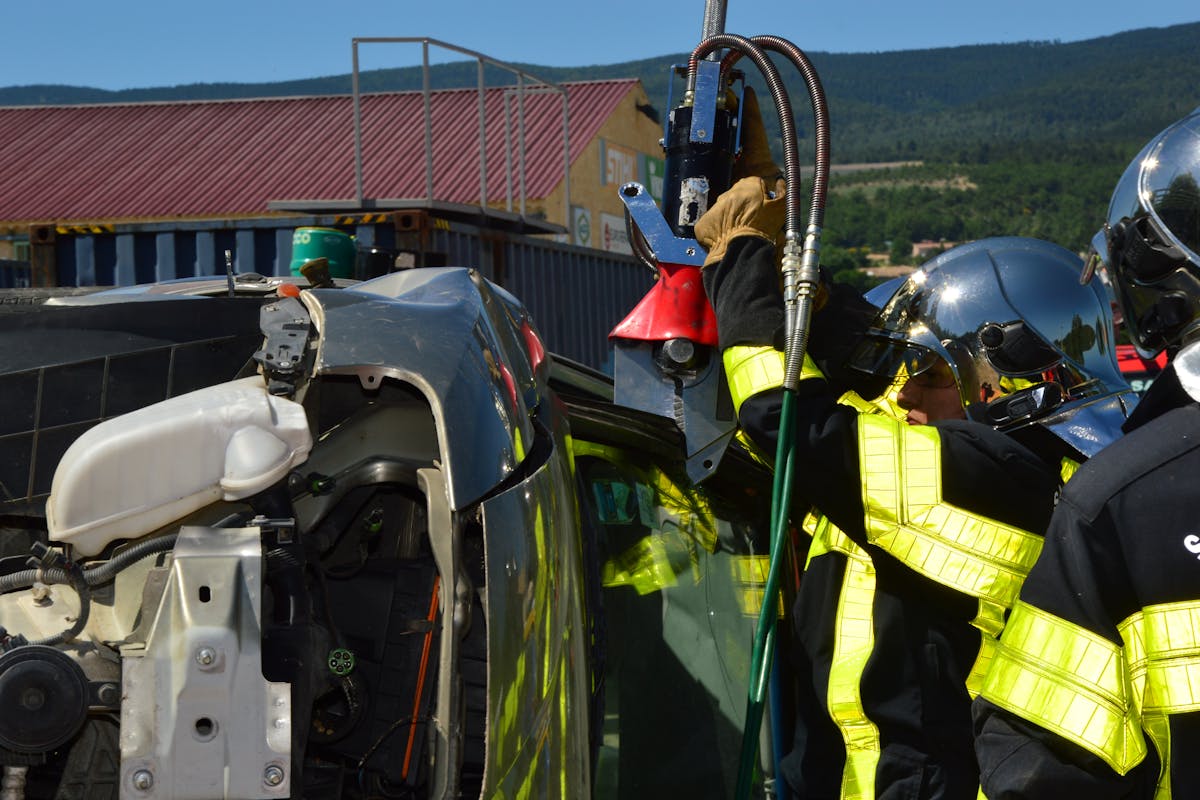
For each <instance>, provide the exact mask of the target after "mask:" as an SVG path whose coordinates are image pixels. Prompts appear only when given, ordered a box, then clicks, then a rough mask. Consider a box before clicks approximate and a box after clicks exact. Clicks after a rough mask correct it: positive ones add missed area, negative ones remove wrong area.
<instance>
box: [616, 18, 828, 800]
mask: <svg viewBox="0 0 1200 800" xmlns="http://www.w3.org/2000/svg"><path fill="white" fill-rule="evenodd" d="M717 6H719V8H717ZM714 9H716V10H714ZM724 16H725V15H724V10H723V4H719V3H718V4H714V3H712V2H710V3H709V4H708V7H707V8H706V13H705V28H704V33H703V37H704V38H703V40H702V41H701V42H700V44H698V45H697V46H696V48H695V49H694V50H693V51H692V53H691V57H690V59H689V61H688V64H687V67H686V71H685V72H684V74H685V75H686V89H685V91H684V93H683V95H682V99H681V101H680V102H679V104H678V105H676V106H673V107H671V105H670V104H671V101H670V100H669V101H668V106H669V107H670V111H669V115H668V119H667V123H666V129H665V132H664V137H663V146H664V149H665V150H666V180H665V185H664V189H663V207H662V210H661V211H660V210H659V208H658V207H657V206H656V204H655V203H654V200H653V199H652V198H651V197H650V195H649V194H648V193H647V191H646V189H645V188H644V187H643V186H641V185H640V184H637V183H629V184H625V185H624V186H622V187H621V189H620V192H621V199H622V201H623V202H624V204H625V208H626V222H627V226H628V228H629V234H630V236H629V239H630V242H631V243H632V244H633V247H634V252H635V254H636V255H637V256H638V258H639V259H641V260H642V261H643V262H644V263H645V264H646V265H647V266H649V267H650V268H651V269H652V270H654V271H655V273H656V276H657V280H656V281H655V284H654V286H653V288H652V289H651V290H650V292H649V293H648V294H647V295H646V297H645V298H643V300H642V301H641V302H640V303H639V304H638V305H637V306H636V307H635V308H634V310H633V311H632V312H631V313H630V314H629V315H628V316H627V317H626V318H625V319H624V320H623V321H622V322H621V323H620V324H618V325H617V327H616V328H614V329H613V331H612V332H611V333H610V334H609V338H610V339H612V340H613V345H614V351H615V356H614V372H615V384H616V387H615V393H616V402H617V403H619V404H621V405H626V406H631V407H634V408H638V409H640V410H644V411H650V412H652V413H656V414H659V415H662V416H665V417H668V418H671V419H674V420H675V422H676V424H677V425H678V427H679V429H680V430H681V432H682V433H683V437H684V442H685V447H686V451H687V470H688V475H689V477H690V478H691V479H692V480H693V481H697V482H698V481H701V480H703V479H704V478H706V477H708V476H709V475H711V474H712V473H713V472H714V471H715V470H716V468H717V465H718V463H719V461H720V458H721V455H722V453H723V452H724V450H725V448H726V446H727V445H728V443H729V440H730V439H731V438H732V436H733V432H734V427H735V426H736V420H735V419H734V414H733V411H732V404H731V403H730V401H729V399H728V388H727V387H726V385H725V382H724V374H723V369H722V366H721V358H720V354H719V352H718V350H717V334H716V320H715V318H714V315H713V311H712V307H711V305H710V304H709V302H708V299H707V297H706V296H705V294H704V289H703V285H702V283H701V276H700V267H701V266H702V265H703V263H704V258H705V252H704V249H703V248H702V247H701V246H700V245H699V244H698V243H697V241H696V239H695V234H694V226H695V223H696V221H697V220H698V219H699V218H700V216H701V215H702V214H703V213H704V212H705V211H706V210H707V209H708V208H709V207H710V206H711V205H712V204H713V203H714V202H715V201H716V199H717V197H718V196H719V195H720V194H721V192H723V191H725V190H726V189H728V188H729V185H730V181H731V177H732V175H733V174H734V170H733V166H734V164H735V162H736V159H738V158H739V157H741V155H742V153H741V141H740V139H741V137H740V131H741V129H742V120H741V116H740V115H741V111H742V109H744V108H745V103H743V102H742V95H741V92H739V91H736V90H738V89H743V88H744V76H743V74H742V73H741V72H739V71H737V70H735V69H734V65H735V64H737V62H738V61H739V60H741V59H742V58H749V59H750V60H751V61H753V62H754V64H755V66H756V67H758V69H759V71H760V72H761V73H762V76H763V78H764V80H765V81H766V85H767V88H768V90H769V93H770V95H771V97H772V98H773V100H774V101H775V102H774V105H775V108H776V111H777V113H778V116H779V128H780V131H781V134H782V140H783V157H784V165H783V173H784V178H785V179H786V181H787V186H788V192H787V199H786V204H785V207H786V223H785V228H784V247H783V258H782V262H781V265H780V269H781V273H782V281H783V295H784V303H785V309H786V322H785V325H786V346H785V364H786V368H785V375H784V385H783V388H784V397H783V410H782V416H781V421H780V429H779V446H778V450H777V452H776V457H775V477H774V487H773V494H772V505H771V531H770V534H771V535H770V567H769V570H768V574H767V579H766V585H765V587H764V589H765V590H764V593H763V598H764V600H763V605H762V608H761V610H760V613H759V617H758V624H757V627H756V632H755V641H754V649H753V653H752V659H751V672H750V685H749V693H748V697H747V707H746V719H745V727H744V731H743V739H742V755H741V760H740V764H739V772H738V783H737V797H738V798H739V800H740V799H741V798H747V797H749V795H750V790H751V786H752V783H753V780H754V773H755V765H756V761H757V760H758V749H759V739H760V729H761V723H762V715H763V707H764V703H765V700H766V696H767V687H768V684H769V682H770V680H769V679H770V676H771V674H772V664H773V652H774V644H775V626H776V622H777V619H778V597H779V583H780V574H781V571H782V565H783V563H784V560H785V559H784V555H785V548H786V546H787V535H786V534H787V530H788V509H789V506H790V499H791V486H792V479H793V475H794V473H795V471H796V469H797V465H796V464H795V463H794V460H793V455H792V447H791V438H792V430H793V428H794V421H793V418H794V416H795V405H794V397H795V390H796V386H797V384H798V382H799V376H800V368H801V365H802V364H803V360H804V353H805V350H806V348H807V344H808V330H809V323H810V320H811V315H812V311H813V300H814V298H815V295H816V292H817V288H818V284H819V279H820V278H819V261H820V243H821V229H822V225H823V220H824V213H825V196H826V191H827V187H828V178H829V120H828V111H827V108H826V105H825V95H824V90H823V89H822V87H821V83H820V80H819V78H818V77H817V73H816V71H815V69H813V66H812V63H811V62H810V61H809V59H808V57H807V56H806V55H805V54H804V52H803V51H801V50H800V48H798V47H797V46H796V45H794V44H792V43H791V42H788V41H787V40H785V39H781V38H779V37H776V36H754V37H749V38H747V37H743V36H737V35H733V34H728V33H724V32H722V29H723V27H724ZM768 52H772V53H776V54H778V55H781V56H783V57H784V58H786V59H787V60H789V61H791V62H792V64H793V65H795V67H796V68H797V69H798V70H799V72H800V73H801V75H802V76H803V78H804V81H805V83H806V85H807V88H808V92H809V98H810V100H811V102H812V110H813V117H814V140H815V148H814V150H815V158H814V161H815V166H814V171H813V184H812V190H811V195H810V202H809V208H808V220H807V224H806V225H805V226H804V227H803V228H802V227H801V219H800V217H801V204H800V193H799V187H800V165H799V154H798V146H797V136H796V131H795V123H794V120H793V117H792V108H791V103H790V101H789V99H788V95H787V90H786V87H785V86H784V83H783V81H782V79H781V78H780V76H779V72H778V70H777V69H776V68H775V66H774V64H773V62H772V61H771V59H770V58H769V57H768V55H767V53H768ZM674 71H675V72H683V70H682V69H681V68H679V67H676V68H674ZM771 738H772V739H773V740H776V741H777V740H778V735H776V736H775V737H771ZM775 755H776V756H777V754H775ZM776 760H777V759H776V758H771V759H769V760H768V762H767V765H766V771H767V773H768V775H769V776H770V777H773V776H774V775H775V774H776V771H775V769H774V766H775V762H776Z"/></svg>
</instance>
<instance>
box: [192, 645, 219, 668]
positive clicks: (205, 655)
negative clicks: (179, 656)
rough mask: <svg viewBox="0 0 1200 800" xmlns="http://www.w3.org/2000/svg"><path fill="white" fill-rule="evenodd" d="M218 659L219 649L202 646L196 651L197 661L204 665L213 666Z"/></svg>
mask: <svg viewBox="0 0 1200 800" xmlns="http://www.w3.org/2000/svg"><path fill="white" fill-rule="evenodd" d="M216 660H217V651H216V650H214V649H212V648H211V647H201V648H200V649H199V650H197V651H196V663H197V664H199V665H200V666H202V667H208V666H212V664H213V662H214V661H216Z"/></svg>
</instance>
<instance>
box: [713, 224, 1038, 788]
mask: <svg viewBox="0 0 1200 800" xmlns="http://www.w3.org/2000/svg"><path fill="white" fill-rule="evenodd" d="M772 250H773V248H772V247H771V245H770V244H769V243H767V242H765V241H762V240H758V239H754V238H744V239H736V240H734V242H733V243H732V244H731V246H730V248H729V250H728V252H727V254H726V257H725V258H724V259H723V260H722V261H721V262H720V263H719V264H716V265H714V266H712V267H710V268H709V269H707V270H706V271H705V274H704V280H705V287H706V289H707V291H708V293H709V297H710V299H711V300H712V302H713V306H714V309H715V311H716V315H717V321H718V328H719V335H720V340H721V341H720V345H721V347H722V348H723V349H729V348H735V347H741V346H756V345H764V344H776V345H779V344H781V342H780V341H779V338H778V337H779V329H780V328H781V326H782V318H783V312H782V301H781V299H780V293H779V289H778V282H777V278H776V277H775V269H774V264H773V261H772V256H773V253H772ZM840 295H841V293H840V292H839V291H836V290H835V291H834V293H833V300H832V301H831V302H830V303H829V305H828V306H827V307H826V308H825V309H824V310H822V311H821V312H820V313H819V314H817V315H816V318H815V320H814V324H813V332H812V337H811V340H810V344H809V352H810V353H811V354H812V355H813V357H814V359H815V360H816V361H817V363H818V364H822V365H823V366H824V368H825V371H826V372H827V373H828V374H830V375H831V380H822V379H817V378H814V379H809V380H803V381H801V383H800V390H799V392H798V397H797V402H796V406H797V411H798V428H797V430H796V436H795V445H796V448H797V453H796V463H797V464H798V468H797V473H796V485H795V490H794V493H795V494H798V495H799V496H800V497H799V502H800V503H802V504H807V505H809V506H811V507H813V508H814V509H815V510H816V511H817V512H819V514H820V515H821V518H817V519H810V521H809V524H808V525H807V527H808V529H809V531H810V533H811V534H814V538H813V540H812V545H811V548H810V552H809V556H808V563H807V566H806V569H805V571H804V574H803V577H802V579H801V584H800V587H799V592H798V597H797V600H796V603H795V606H794V609H793V620H794V629H795V634H796V645H797V646H796V647H795V648H794V651H795V658H794V659H793V660H792V661H791V662H789V665H790V666H791V667H793V668H794V670H795V675H796V677H797V681H796V682H797V685H798V691H799V703H798V705H799V708H798V715H797V716H798V719H797V725H796V731H795V736H794V742H793V743H792V751H791V753H790V754H789V755H788V756H787V757H786V759H785V760H784V764H783V772H784V777H785V778H786V779H787V781H788V783H789V784H790V785H791V787H792V789H793V791H794V792H795V793H796V795H797V796H798V797H804V798H839V797H844V798H853V797H863V798H870V797H879V798H901V797H904V798H909V797H921V798H963V800H969V799H970V798H975V797H976V795H977V792H978V786H979V783H978V768H977V765H976V760H975V756H974V752H973V746H972V735H971V716H970V708H971V697H972V691H973V690H974V689H975V688H976V687H977V686H978V684H979V683H980V682H981V678H982V672H983V670H984V669H985V668H986V660H987V658H988V656H989V655H990V654H991V652H992V649H991V648H992V646H994V644H995V638H996V636H998V634H999V630H1000V626H1001V625H1002V620H1003V616H1004V613H1005V612H1006V611H1007V608H1006V606H1007V605H1011V604H1012V602H1014V601H1015V599H1016V594H1017V588H1018V587H1019V585H1020V581H1021V580H1022V579H1023V578H1024V575H1025V574H1026V572H1027V570H1028V568H1029V566H1030V565H1031V564H1032V560H1033V559H1035V558H1036V556H1037V552H1038V550H1040V547H1041V537H1040V535H1036V534H1034V533H1028V532H1030V531H1032V532H1037V533H1038V534H1040V532H1041V531H1043V530H1044V529H1045V526H1046V524H1047V522H1048V520H1049V518H1050V513H1051V510H1052V508H1053V505H1054V502H1055V498H1056V494H1057V492H1058V490H1059V487H1060V460H1061V455H1062V453H1061V452H1057V449H1058V448H1059V444H1058V442H1059V440H1057V439H1053V444H1051V443H1050V441H1049V440H1046V441H1041V442H1039V443H1038V444H1039V445H1041V444H1044V445H1047V446H1046V447H1044V448H1042V447H1039V449H1041V450H1044V451H1048V450H1051V449H1053V450H1056V452H1053V453H1049V454H1047V455H1045V456H1043V455H1041V454H1039V452H1035V450H1034V449H1031V447H1030V446H1027V444H1026V443H1023V442H1022V441H1018V439H1017V438H1014V437H1013V436H1009V435H1005V434H1002V433H999V432H997V431H995V430H994V429H992V428H990V427H988V426H985V425H982V424H979V423H974V422H966V421H949V422H944V423H939V424H937V425H934V426H908V425H906V424H905V423H904V422H903V421H902V420H898V419H896V418H895V417H889V416H886V415H878V414H870V413H866V412H864V411H860V410H858V409H856V408H855V407H852V406H850V405H847V404H845V403H844V402H839V397H840V396H841V394H842V391H843V389H844V388H845V387H846V386H847V385H851V386H853V385H854V379H853V378H852V377H851V376H850V375H848V374H847V373H845V372H840V371H839V368H838V364H839V363H840V361H841V359H842V358H843V357H844V355H845V354H846V352H847V351H848V350H849V349H850V348H851V347H852V346H853V343H854V342H853V340H854V338H855V337H856V336H857V332H859V331H861V330H862V328H863V327H864V325H863V320H864V319H866V318H869V315H866V316H864V315H863V314H862V313H861V309H857V308H854V307H853V306H852V307H851V309H850V310H849V311H847V310H845V309H842V308H841V307H840V306H841V303H840V302H839V298H840ZM855 328H856V329H857V330H855ZM727 363H728V362H727ZM878 388H879V387H878V386H875V387H871V388H868V389H866V391H867V392H868V393H869V392H870V391H872V390H877V389H878ZM780 398H781V392H780V391H767V392H764V393H761V394H757V395H754V396H752V397H750V398H749V399H748V400H745V402H743V403H742V405H741V408H740V412H739V421H740V423H741V425H742V427H743V429H744V430H745V431H746V432H748V433H749V434H750V436H751V437H752V438H753V439H754V440H755V442H756V443H757V444H758V445H759V446H760V448H761V449H762V450H763V451H764V452H767V453H770V454H772V455H773V454H774V452H775V441H774V440H775V433H776V432H777V430H778V424H779V406H780ZM860 405H864V404H860ZM1038 430H1040V429H1038ZM866 432H869V433H870V435H869V436H867V435H865V433H866ZM1031 435H1035V434H1032V433H1031ZM1046 436H1047V437H1049V436H1050V435H1049V434H1046ZM868 439H869V442H867V441H866V440H868ZM860 451H861V453H860ZM864 462H865V463H864ZM969 687H970V688H969Z"/></svg>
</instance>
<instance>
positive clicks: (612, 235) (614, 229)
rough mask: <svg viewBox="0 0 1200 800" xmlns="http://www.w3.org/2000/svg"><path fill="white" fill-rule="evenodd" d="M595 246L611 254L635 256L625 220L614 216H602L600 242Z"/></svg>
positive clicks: (602, 214)
mask: <svg viewBox="0 0 1200 800" xmlns="http://www.w3.org/2000/svg"><path fill="white" fill-rule="evenodd" d="M595 246H598V247H599V248H600V249H601V250H607V251H609V252H610V253H624V254H625V255H629V256H631V255H633V247H631V246H630V244H629V237H628V236H627V235H626V233H625V218H624V217H618V216H616V215H614V214H605V213H603V212H601V214H600V241H599V242H597V244H596V245H595Z"/></svg>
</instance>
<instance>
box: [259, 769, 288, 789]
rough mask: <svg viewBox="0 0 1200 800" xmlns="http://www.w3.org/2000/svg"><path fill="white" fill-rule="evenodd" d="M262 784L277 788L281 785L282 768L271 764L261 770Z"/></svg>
mask: <svg viewBox="0 0 1200 800" xmlns="http://www.w3.org/2000/svg"><path fill="white" fill-rule="evenodd" d="M263 783H265V784H266V785H267V786H278V785H279V784H281V783H283V767H280V766H278V765H276V764H271V765H270V766H268V767H267V768H266V769H265V770H263Z"/></svg>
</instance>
